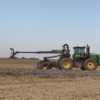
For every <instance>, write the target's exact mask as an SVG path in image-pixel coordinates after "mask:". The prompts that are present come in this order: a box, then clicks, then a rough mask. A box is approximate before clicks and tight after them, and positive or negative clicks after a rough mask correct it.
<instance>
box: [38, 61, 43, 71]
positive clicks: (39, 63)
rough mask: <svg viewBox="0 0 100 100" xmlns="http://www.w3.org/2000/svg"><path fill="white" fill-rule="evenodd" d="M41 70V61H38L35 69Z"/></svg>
mask: <svg viewBox="0 0 100 100" xmlns="http://www.w3.org/2000/svg"><path fill="white" fill-rule="evenodd" d="M42 68H43V61H39V62H38V63H37V69H42Z"/></svg>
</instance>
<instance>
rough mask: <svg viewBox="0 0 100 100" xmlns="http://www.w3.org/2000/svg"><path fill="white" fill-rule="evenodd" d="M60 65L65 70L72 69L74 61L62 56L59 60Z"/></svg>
mask: <svg viewBox="0 0 100 100" xmlns="http://www.w3.org/2000/svg"><path fill="white" fill-rule="evenodd" d="M58 64H59V67H60V68H61V69H64V70H71V69H72V68H73V62H72V60H71V59H70V58H62V59H60V60H59V62H58Z"/></svg>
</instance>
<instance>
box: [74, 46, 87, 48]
mask: <svg viewBox="0 0 100 100" xmlns="http://www.w3.org/2000/svg"><path fill="white" fill-rule="evenodd" d="M73 48H85V46H82V47H80V46H76V47H73Z"/></svg>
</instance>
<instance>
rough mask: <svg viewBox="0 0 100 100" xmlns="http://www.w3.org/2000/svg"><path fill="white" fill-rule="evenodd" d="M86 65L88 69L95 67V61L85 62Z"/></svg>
mask: <svg viewBox="0 0 100 100" xmlns="http://www.w3.org/2000/svg"><path fill="white" fill-rule="evenodd" d="M87 67H88V68H89V69H93V68H94V67H95V63H94V62H88V63H87Z"/></svg>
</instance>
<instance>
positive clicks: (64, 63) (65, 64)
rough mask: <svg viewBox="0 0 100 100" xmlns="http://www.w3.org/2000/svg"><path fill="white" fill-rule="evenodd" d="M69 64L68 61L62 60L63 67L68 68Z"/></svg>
mask: <svg viewBox="0 0 100 100" xmlns="http://www.w3.org/2000/svg"><path fill="white" fill-rule="evenodd" d="M70 66H71V63H70V61H63V67H64V68H66V69H67V68H70Z"/></svg>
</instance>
